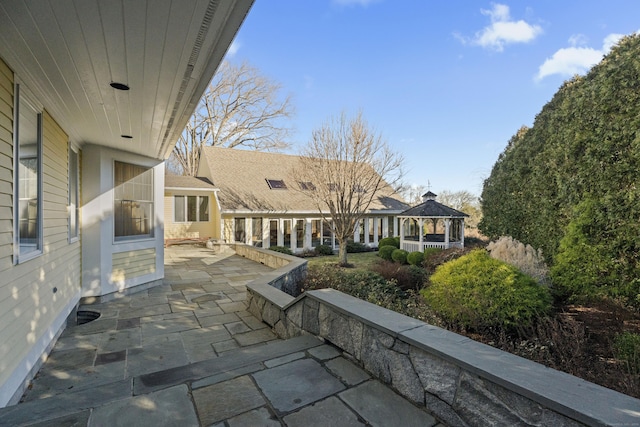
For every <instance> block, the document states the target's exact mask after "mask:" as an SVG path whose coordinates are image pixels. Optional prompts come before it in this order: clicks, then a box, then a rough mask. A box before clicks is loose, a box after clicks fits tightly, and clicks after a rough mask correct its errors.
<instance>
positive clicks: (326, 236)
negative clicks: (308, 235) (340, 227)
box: [322, 222, 333, 247]
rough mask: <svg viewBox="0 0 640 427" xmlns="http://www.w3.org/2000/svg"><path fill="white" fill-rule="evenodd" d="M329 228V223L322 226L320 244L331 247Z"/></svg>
mask: <svg viewBox="0 0 640 427" xmlns="http://www.w3.org/2000/svg"><path fill="white" fill-rule="evenodd" d="M331 227H332V224H331V222H326V223H324V224H322V244H323V245H327V246H332V247H333V242H332V234H333V233H332V230H331Z"/></svg>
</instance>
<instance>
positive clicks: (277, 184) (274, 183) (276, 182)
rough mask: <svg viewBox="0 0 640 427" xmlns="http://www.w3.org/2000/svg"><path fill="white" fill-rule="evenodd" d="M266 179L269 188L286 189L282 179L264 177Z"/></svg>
mask: <svg viewBox="0 0 640 427" xmlns="http://www.w3.org/2000/svg"><path fill="white" fill-rule="evenodd" d="M265 179H266V181H267V184H269V188H270V189H272V190H286V189H287V184H285V183H284V180H282V179H269V178H265Z"/></svg>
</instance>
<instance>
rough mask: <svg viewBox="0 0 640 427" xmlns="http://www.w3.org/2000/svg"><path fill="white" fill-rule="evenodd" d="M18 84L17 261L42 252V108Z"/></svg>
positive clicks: (15, 227)
mask: <svg viewBox="0 0 640 427" xmlns="http://www.w3.org/2000/svg"><path fill="white" fill-rule="evenodd" d="M21 89H23V88H21V86H20V84H16V85H15V96H14V102H15V105H14V121H15V123H14V144H13V147H14V200H17V201H18V203H17V204H14V262H15V263H20V262H22V261H26V260H28V259H31V258H33V257H35V256H37V255H39V254H41V253H42V109H41V108H39V107H36V104H35V102H33V101H32V100H31V99H30V97H29V96H28V95H27V94H26V93H25V92H24V91H21Z"/></svg>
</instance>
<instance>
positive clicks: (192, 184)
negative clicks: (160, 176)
mask: <svg viewBox="0 0 640 427" xmlns="http://www.w3.org/2000/svg"><path fill="white" fill-rule="evenodd" d="M164 188H198V189H200V188H201V189H203V190H213V189H214V188H215V187H214V185H213V184H212V183H211V181H209V178H205V177H195V176H181V175H169V174H167V175H165V176H164Z"/></svg>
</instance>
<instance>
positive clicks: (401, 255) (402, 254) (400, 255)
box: [391, 249, 409, 264]
mask: <svg viewBox="0 0 640 427" xmlns="http://www.w3.org/2000/svg"><path fill="white" fill-rule="evenodd" d="M408 254H409V252H407V251H405V250H404V249H396V250H395V251H393V252H391V259H392V260H394V261H395V262H397V263H399V264H406V263H407V255H408Z"/></svg>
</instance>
